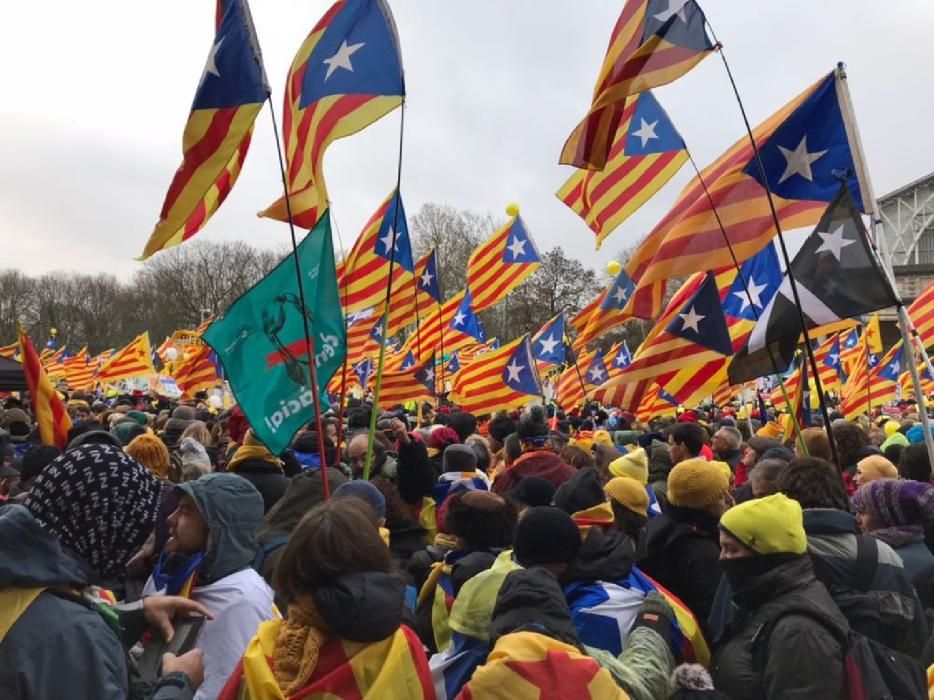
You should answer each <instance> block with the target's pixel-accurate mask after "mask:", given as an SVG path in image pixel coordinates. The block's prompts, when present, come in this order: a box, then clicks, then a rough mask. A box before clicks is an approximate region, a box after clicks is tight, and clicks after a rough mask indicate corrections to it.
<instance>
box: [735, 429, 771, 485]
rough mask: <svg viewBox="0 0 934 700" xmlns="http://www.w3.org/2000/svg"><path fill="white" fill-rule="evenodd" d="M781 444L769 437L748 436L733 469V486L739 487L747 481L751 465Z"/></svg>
mask: <svg viewBox="0 0 934 700" xmlns="http://www.w3.org/2000/svg"><path fill="white" fill-rule="evenodd" d="M781 446H782V444H781V443H780V442H779V441H778V440H773V439H771V438H764V437H761V436H759V435H753V436H752V437H751V438H749V439H748V440H747V441H746V447H745V449H744V450H743V458H742V459H741V460H740V462H739V464H737V465H736V469H735V470H734V471H733V486H734V487H736V488H737V489H739V488H741V487H742V486H743V485H744V484H745V483H746V482H747V481H749V472H751V471H752V469H753V467H755V466H756V463H757V462H758V461H759V460H760V459H762V455H764V454H765V453H766V452H767V451H768V450H770V449H772V448H775V447H781Z"/></svg>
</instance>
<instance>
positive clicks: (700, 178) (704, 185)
mask: <svg viewBox="0 0 934 700" xmlns="http://www.w3.org/2000/svg"><path fill="white" fill-rule="evenodd" d="M684 150H685V152H686V153H687V155H688V160H689V161H691V166H692V167H693V168H694V173H695V174H696V175H697V181H698V182H700V185H701V188H702V189H703V190H704V195H705V196H706V197H707V203H708V204H709V205H710V210H711V211H712V212H713V215H714V218H715V219H716V220H717V225H718V226H719V227H720V234H721V235H722V236H723V241H724V242H725V243H726V247H727V250H729V251H730V258H731V259H732V260H733V267H735V268H736V275H737V276H738V277H739V281H740V284H742V285H743V292H744V293H745V294H746V298H747V299H748V300H749V308H750V310H751V311H752V315H753V316H755V319H756V323H759V312H758V311H757V310H756V305H755V304H753V303H752V295H751V294H750V293H749V286H748V285H747V284H746V277H745V276H744V275H743V267H742V265H740V264H739V260H738V259H737V257H736V251H734V250H733V244H732V242H731V241H730V237H729V236H727V235H726V228H725V227H724V225H723V221H722V220H721V219H720V212H718V211H717V205H716V204H714V201H713V197H711V196H710V191H709V190H708V189H707V183H706V182H704V177H703V176H702V175H701V172H700V168H698V167H697V162H696V161H695V160H694V156H693V155H692V154H691V150H690V149H689V148H688V147H687V144H685V146H684ZM769 245H771V243H769ZM765 351H766V352H767V353H768V354H769V360H770V361H771V363H772V369H773V370H775V377H776V378H777V379H778V386H779V387H780V388H781V390H782V396H783V397H784V399H785V404H786V405H787V406H791V397H790V396H789V394H788V388H787V387H786V386H785V380H784V379H782V375H781V373H780V372H779V371H778V362H777V361H776V359H775V355H773V354H772V347H771V346H770V345H769V344H768V343H766V344H765ZM791 425H792V429H793V430H794V432H795V437H796V438H797V439H798V443H799V444H800V445H801V449H802V451H803V453H804V454H805V455H807V454H810V453H809V452H808V447H807V443H805V442H804V435H802V433H801V426H800V425H799V424H798V418H797V416H795V415H794V414H792V416H791Z"/></svg>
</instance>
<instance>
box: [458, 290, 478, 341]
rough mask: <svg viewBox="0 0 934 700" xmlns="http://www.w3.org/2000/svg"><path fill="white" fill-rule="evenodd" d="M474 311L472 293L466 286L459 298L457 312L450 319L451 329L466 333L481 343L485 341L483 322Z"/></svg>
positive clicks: (474, 305) (475, 309)
mask: <svg viewBox="0 0 934 700" xmlns="http://www.w3.org/2000/svg"><path fill="white" fill-rule="evenodd" d="M476 311H477V308H476V304H474V301H473V295H472V294H471V293H470V288H468V289H467V290H466V291H465V293H464V297H463V299H461V303H460V306H459V307H458V309H457V312H456V313H455V314H454V317H453V318H452V319H451V329H452V330H455V331H458V332H460V333H466V334H467V335H469V336H470V337H471V338H473V339H474V340H476V341H478V342H481V343H482V342H485V341H486V331H485V330H483V324H482V323H480V318H479V317H478V316H477V314H476Z"/></svg>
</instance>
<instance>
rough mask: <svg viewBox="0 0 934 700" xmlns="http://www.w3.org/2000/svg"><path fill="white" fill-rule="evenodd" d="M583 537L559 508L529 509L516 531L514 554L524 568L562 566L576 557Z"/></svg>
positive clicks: (539, 507)
mask: <svg viewBox="0 0 934 700" xmlns="http://www.w3.org/2000/svg"><path fill="white" fill-rule="evenodd" d="M580 547H581V536H580V532H579V531H578V529H577V525H575V524H574V521H573V520H571V516H570V515H568V514H567V513H565V512H564V511H563V510H561V509H560V508H555V507H553V506H538V507H537V508H529V509H528V510H527V511H526V512H525V515H524V516H522V519H521V520H520V521H519V525H518V527H517V528H516V537H515V541H514V544H513V551H514V553H515V556H516V561H518V562H519V563H520V564H522V566H525V567H529V566H534V565H535V564H563V563H565V562H569V561H571V560H572V559H574V557H576V556H577V552H578V550H579V549H580Z"/></svg>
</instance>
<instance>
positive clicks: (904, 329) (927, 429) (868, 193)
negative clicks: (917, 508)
mask: <svg viewBox="0 0 934 700" xmlns="http://www.w3.org/2000/svg"><path fill="white" fill-rule="evenodd" d="M835 73H836V77H837V81H836V85H837V97H838V102H839V103H840V113H841V115H842V117H843V126H844V128H845V129H846V135H847V140H848V141H849V143H850V150H851V151H852V153H853V165H854V166H856V180H857V182H859V188H860V192H861V194H862V198H863V206H864V207H865V206H868V207H869V211H870V222H869V224H870V227H871V230H872V231H873V232H875V228H876V226H877V225H878V224H881V223H882V215H881V214H880V212H879V203H878V202H877V201H876V196H875V193H874V192H873V189H872V181H871V180H870V179H869V168H868V167H867V166H866V156H865V154H864V153H863V144H862V141H861V139H860V137H859V129H858V128H857V126H856V113H855V111H854V110H853V102H852V101H851V99H850V89H849V86H848V84H847V76H846V67H845V66H844V65H843V63H842V62H840V63H838V64H837V68H836V71H835ZM879 233H880V236H882V231H880V232H879ZM875 239H876V237H875V236H869V245H870V247H871V248H872V251H873V253H874V254H875V255H876V257H877V258H880V256H879V249H878V248H877V247H876V241H875ZM878 263H879V260H877V264H878ZM880 267H881V268H882V270H883V271H884V272H885V276H884V279H885V281H886V284H888V286H889V291H890V292H891V293H892V295H893V296H894V298H895V299H896V300H897V305H896V309H897V311H898V319H899V322H898V328H899V330H900V331H901V335H902V342H904V344H905V348H906V349H907V350H909V351H910V349H911V346H912V344H913V343H912V340H914V345H915V346H916V347H917V348H918V350H919V351H920V352H921V356H922V357H923V358H924V360H925V363H926V364H927V366H928V371H929V372H930V371H931V361H930V359H929V358H928V355H927V351H926V350H925V348H924V341H922V340H921V337H920V336H919V335H918V329H917V328H915V327H914V324H913V323H912V321H911V317H910V316H909V315H908V310H907V309H906V308H905V305H904V304H903V303H902V298H901V295H900V294H899V293H898V287H897V286H896V285H895V278H894V277H893V274H892V261H891V259H890V258H889V259H887V260H885V261H884V262H883V263H882V264H880ZM909 329H910V330H909ZM908 365H909V366H908V372H909V373H910V374H911V383H912V385H913V386H914V390H915V398H916V399H917V401H918V408H919V409H920V410H919V411H918V413H919V414H920V416H921V425H922V426H923V427H924V444H925V446H926V447H927V451H928V459H930V460H931V461H932V462H934V436H932V435H931V421H930V418H929V417H928V409H927V398H926V397H925V396H924V390H923V388H922V387H921V377H920V376H919V375H918V366H917V364H916V363H915V362H914V358H913V357H911V356H910V352H909V362H908ZM932 376H934V375H932ZM868 383H869V385H870V389H871V385H872V382H871V379H870V381H869V382H868Z"/></svg>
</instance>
